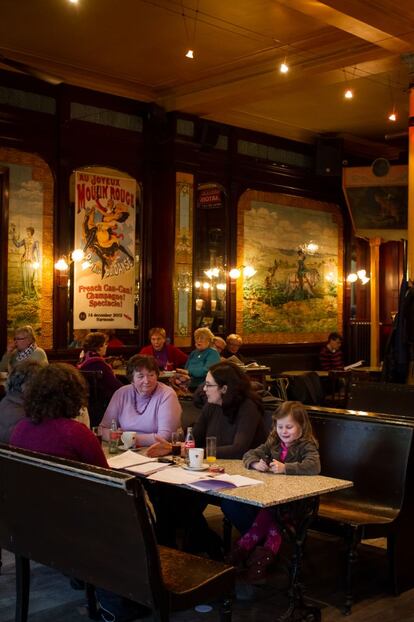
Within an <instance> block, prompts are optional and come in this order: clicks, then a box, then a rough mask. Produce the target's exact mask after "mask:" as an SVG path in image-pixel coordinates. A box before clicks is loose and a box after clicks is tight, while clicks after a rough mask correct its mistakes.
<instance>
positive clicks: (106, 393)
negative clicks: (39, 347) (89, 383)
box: [77, 332, 122, 425]
mask: <svg viewBox="0 0 414 622" xmlns="http://www.w3.org/2000/svg"><path fill="white" fill-rule="evenodd" d="M106 347H107V337H106V335H105V333H100V332H96V333H88V334H87V335H86V337H85V340H84V342H83V359H82V361H81V362H80V363H78V365H77V368H78V369H80V370H81V371H86V372H88V371H100V372H102V382H100V385H101V391H102V400H103V401H106V402H107V403H108V402H109V400H110V399H111V397H112V395H113V394H114V393H115V391H117V389H119V388H120V387H122V382H121V381H120V380H118V378H117V377H116V376H115V374H114V372H113V371H112V367H111V366H110V365H108V363H106V362H105V360H104V356H105V354H106ZM93 425H95V424H93Z"/></svg>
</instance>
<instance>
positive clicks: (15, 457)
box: [0, 447, 234, 622]
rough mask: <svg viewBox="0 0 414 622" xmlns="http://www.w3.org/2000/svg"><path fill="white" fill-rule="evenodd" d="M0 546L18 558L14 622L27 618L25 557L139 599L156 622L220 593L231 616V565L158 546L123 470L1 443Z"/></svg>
mask: <svg viewBox="0 0 414 622" xmlns="http://www.w3.org/2000/svg"><path fill="white" fill-rule="evenodd" d="M0 547H2V548H5V549H7V550H9V551H11V552H13V553H14V554H15V556H16V593H17V597H16V621H17V622H26V620H27V615H28V607H29V580H30V579H29V576H30V568H29V564H30V560H33V561H36V562H39V563H41V564H45V565H47V566H51V567H53V568H55V569H57V570H59V571H61V572H63V573H65V574H67V575H68V576H71V577H76V578H78V579H81V580H83V581H85V582H86V583H87V584H89V585H92V586H99V587H101V588H104V589H107V590H110V591H111V592H114V593H116V594H119V595H121V596H125V597H127V598H130V599H131V600H133V601H136V602H138V603H141V604H142V605H145V606H147V607H149V608H150V609H152V611H153V616H154V619H156V620H159V621H160V622H164V621H165V622H166V621H168V620H169V614H170V612H171V611H175V610H181V609H188V608H190V607H193V606H194V605H196V604H198V603H200V602H206V601H208V600H211V599H216V598H219V597H220V598H221V599H222V606H221V609H220V614H221V619H222V620H223V621H226V622H230V620H231V601H230V598H229V596H230V595H231V593H232V590H233V586H234V568H232V567H231V566H226V565H225V564H222V563H220V562H214V561H211V560H208V559H204V558H200V557H197V556H194V555H190V554H187V553H183V552H181V551H176V550H174V549H169V548H167V547H162V546H158V545H157V543H156V541H155V536H154V531H153V527H152V522H151V516H150V512H149V511H148V507H147V505H146V502H145V497H144V493H143V489H142V486H141V484H140V482H139V480H138V479H137V478H135V477H133V476H130V475H127V474H123V473H119V472H115V471H110V470H107V469H99V468H96V467H88V466H87V465H84V464H81V463H77V462H71V461H66V460H63V459H59V458H51V457H49V456H45V455H42V454H34V453H32V452H26V451H22V450H17V449H13V448H6V447H2V448H0ZM92 609H93V607H92ZM93 616H94V612H93V611H91V608H90V617H93Z"/></svg>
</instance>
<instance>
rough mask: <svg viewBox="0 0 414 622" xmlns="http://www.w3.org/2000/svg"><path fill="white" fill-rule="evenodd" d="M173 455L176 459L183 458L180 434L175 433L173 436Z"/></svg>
mask: <svg viewBox="0 0 414 622" xmlns="http://www.w3.org/2000/svg"><path fill="white" fill-rule="evenodd" d="M171 453H172V455H173V456H174V457H178V458H179V457H180V456H181V434H180V432H173V433H172V434H171Z"/></svg>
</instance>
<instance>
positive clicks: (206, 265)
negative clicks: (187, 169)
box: [193, 183, 228, 336]
mask: <svg viewBox="0 0 414 622" xmlns="http://www.w3.org/2000/svg"><path fill="white" fill-rule="evenodd" d="M225 225H226V217H225V192H224V188H223V186H221V185H220V184H213V183H211V184H207V183H206V184H199V185H198V187H197V197H196V215H195V235H194V247H195V248H194V254H195V257H194V290H193V291H194V328H199V327H203V326H206V327H208V328H210V329H211V331H212V332H213V333H214V334H215V335H220V336H222V335H224V334H225V333H226V328H227V327H226V300H227V282H228V274H227V257H226V226H225Z"/></svg>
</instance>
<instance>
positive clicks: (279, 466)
mask: <svg viewBox="0 0 414 622" xmlns="http://www.w3.org/2000/svg"><path fill="white" fill-rule="evenodd" d="M269 469H270V471H272V473H286V467H285V465H284V464H283V462H279V461H278V460H272V462H271V463H270V464H269Z"/></svg>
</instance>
